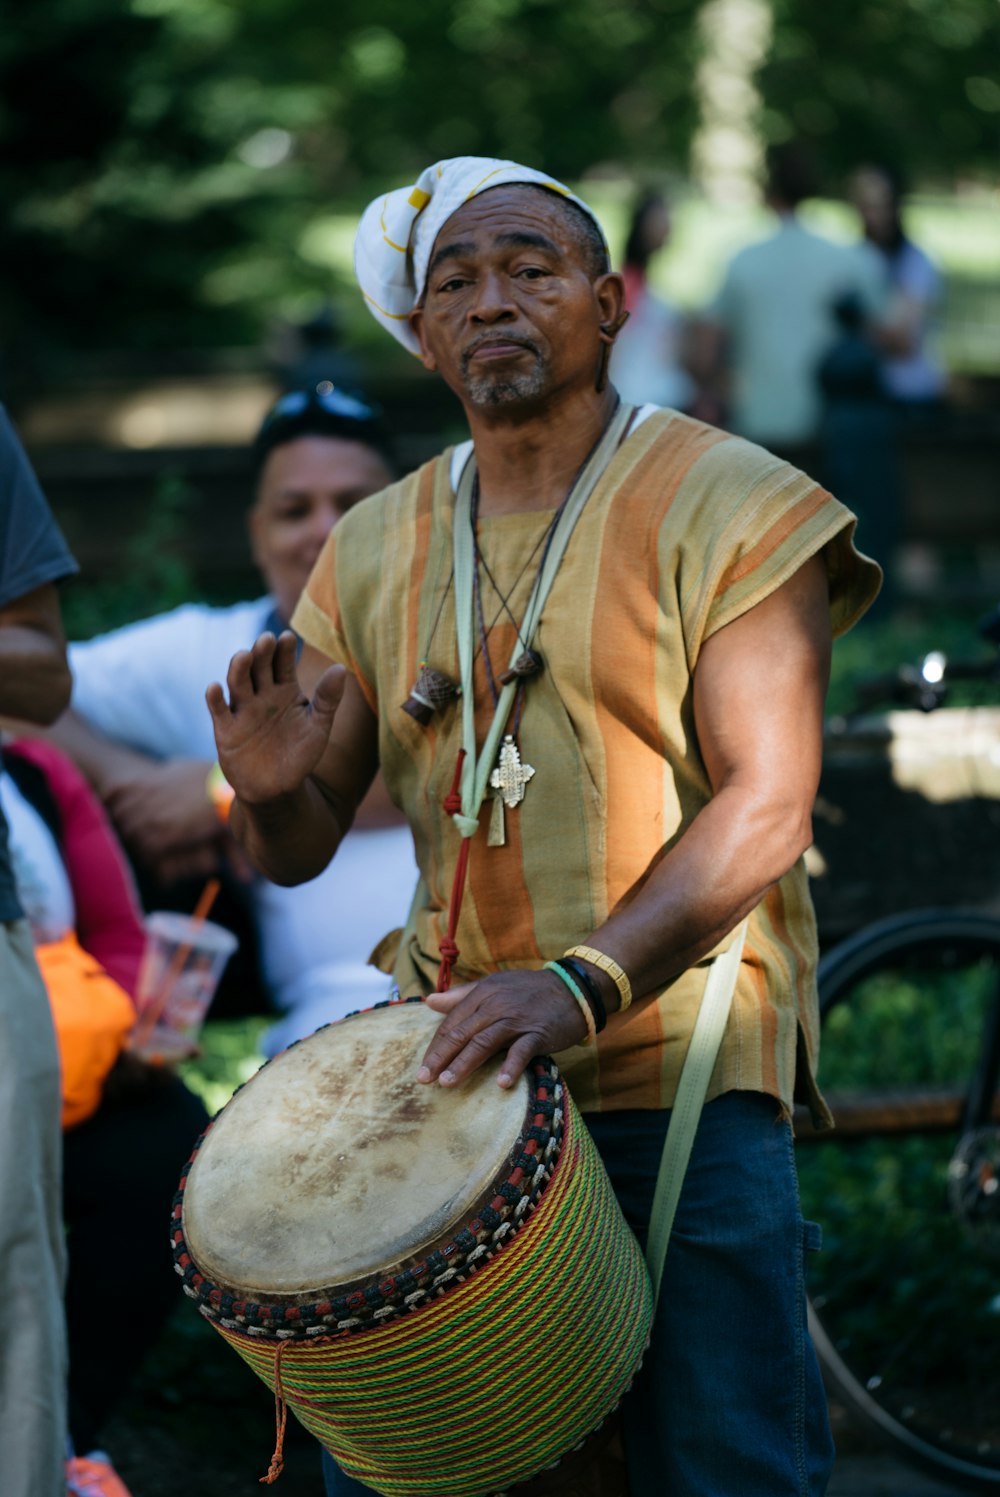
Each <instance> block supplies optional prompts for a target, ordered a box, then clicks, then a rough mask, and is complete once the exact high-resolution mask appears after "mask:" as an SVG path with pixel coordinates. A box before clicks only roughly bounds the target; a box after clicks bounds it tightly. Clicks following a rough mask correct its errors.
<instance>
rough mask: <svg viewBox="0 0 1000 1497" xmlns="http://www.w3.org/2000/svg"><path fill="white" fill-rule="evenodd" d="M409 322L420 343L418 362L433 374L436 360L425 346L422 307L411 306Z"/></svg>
mask: <svg viewBox="0 0 1000 1497" xmlns="http://www.w3.org/2000/svg"><path fill="white" fill-rule="evenodd" d="M409 323H410V328H411V330H412V332H413V335H414V337H415V338H416V340H417V342H418V343H419V344H420V362H421V363H422V364H423V366H424V368H425V369H429V370H430V371H431V373H432V374H434V373H435V372H436V371H437V360H436V359H435V357H434V355H433V354H432V353H431V351H430V349H429V348H428V347H427V337H426V332H425V329H424V309H423V307H421V306H416V307H414V308H413V311H412V312H411V313H410V316H409Z"/></svg>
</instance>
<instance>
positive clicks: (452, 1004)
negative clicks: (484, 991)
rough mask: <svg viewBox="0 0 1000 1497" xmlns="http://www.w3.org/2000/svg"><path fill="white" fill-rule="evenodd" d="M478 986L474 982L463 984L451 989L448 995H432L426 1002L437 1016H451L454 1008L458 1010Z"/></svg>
mask: <svg viewBox="0 0 1000 1497" xmlns="http://www.w3.org/2000/svg"><path fill="white" fill-rule="evenodd" d="M475 986H476V984H475V983H474V982H463V983H462V984H461V986H460V987H457V988H449V989H448V991H447V993H431V995H430V997H429V998H425V999H424V1002H425V1003H426V1004H427V1007H428V1008H432V1009H433V1010H434V1012H435V1013H436V1014H450V1013H451V1011H452V1009H453V1008H457V1007H458V1005H459V1004H460V1003H461V1001H462V999H463V998H465V997H467V996H468V994H469V993H471V992H472V989H473V988H474V987H475Z"/></svg>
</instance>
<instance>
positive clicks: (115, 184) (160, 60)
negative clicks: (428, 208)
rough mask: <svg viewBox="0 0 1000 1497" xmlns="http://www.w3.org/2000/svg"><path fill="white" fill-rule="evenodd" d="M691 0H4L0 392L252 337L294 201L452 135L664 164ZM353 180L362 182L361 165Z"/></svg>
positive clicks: (689, 60)
mask: <svg viewBox="0 0 1000 1497" xmlns="http://www.w3.org/2000/svg"><path fill="white" fill-rule="evenodd" d="M698 4H699V0H620V3H619V4H618V5H617V6H616V7H615V8H614V9H612V8H609V7H608V6H607V5H606V3H605V0H573V3H571V4H563V3H561V0H424V3H423V4H422V5H421V6H419V7H414V6H412V5H411V4H410V3H409V0H380V3H379V4H378V5H377V6H373V5H372V4H371V3H370V0H339V4H338V5H337V6H336V7H330V6H329V5H327V4H321V3H320V0H255V3H254V4H252V5H247V4H245V3H243V0H30V3H28V0H22V3H21V4H20V5H19V7H18V12H19V14H18V25H17V26H12V25H8V26H7V27H5V28H3V31H2V32H0V191H2V193H3V199H4V202H5V204H6V212H5V214H4V216H3V219H2V221H0V253H2V254H3V263H4V267H5V270H4V277H3V282H2V286H0V348H2V350H3V354H4V358H5V360H6V365H7V367H6V369H5V370H4V371H3V372H4V375H5V378H4V383H5V385H6V386H7V389H8V391H9V390H10V389H11V387H12V386H13V387H14V388H15V389H16V386H17V383H18V382H20V383H21V384H23V383H24V382H25V381H27V380H29V379H30V375H31V370H32V368H33V366H36V365H38V364H40V363H44V364H45V366H46V367H47V369H48V370H49V371H51V370H52V367H53V358H54V357H55V356H57V355H58V354H59V353H60V352H62V351H66V350H70V351H71V350H73V349H79V348H91V349H93V348H102V347H103V348H108V347H114V348H125V349H128V350H131V351H147V350H148V351H150V352H151V353H155V352H156V351H157V350H163V349H168V348H177V347H192V346H197V345H199V344H204V343H209V344H214V345H220V344H226V343H245V342H252V341H255V340H256V339H257V338H258V337H259V335H260V332H261V327H262V323H263V319H264V317H265V316H266V315H267V314H268V313H271V314H273V312H274V310H275V308H276V307H277V306H278V305H280V304H281V303H282V301H284V304H285V306H286V307H287V305H288V302H289V298H292V299H294V297H295V296H296V295H297V296H298V297H299V298H300V302H301V299H302V298H303V296H304V295H305V294H306V293H317V294H318V292H319V289H320V286H321V285H322V284H323V283H324V282H325V281H326V279H327V273H326V271H325V270H321V269H318V268H317V267H316V266H314V265H310V264H309V262H308V261H307V260H306V259H305V258H304V257H302V256H301V255H300V254H299V253H298V245H299V243H300V241H301V237H302V231H303V228H304V227H305V225H306V224H307V223H308V222H309V219H310V217H312V216H314V215H315V214H317V213H318V212H321V211H325V212H329V210H330V208H331V207H332V206H333V205H334V204H336V203H340V204H342V205H344V206H347V207H355V206H358V205H360V203H361V202H362V201H363V200H364V199H365V197H366V195H367V194H368V193H369V192H370V191H371V190H373V188H374V186H375V184H382V183H398V182H402V181H405V180H406V177H407V175H408V174H409V173H412V172H414V171H415V170H417V169H419V168H420V167H422V166H423V165H425V164H426V163H427V161H428V160H433V159H435V158H436V157H438V156H442V155H446V154H456V153H461V152H477V153H482V154H490V155H493V154H497V155H512V156H515V157H522V158H524V159H526V160H530V161H540V160H542V159H544V161H545V164H546V166H547V167H548V168H549V169H551V170H552V171H553V172H554V173H557V174H562V175H565V176H569V177H575V176H577V175H578V174H579V173H580V172H582V171H583V170H584V169H586V168H588V167H590V166H592V165H593V164H594V163H595V162H596V163H599V162H606V161H628V162H633V161H637V160H638V161H641V160H647V161H652V162H655V163H656V164H657V165H658V166H660V167H662V166H663V165H664V164H668V163H672V164H674V165H681V164H682V163H683V161H684V158H685V152H686V147H687V142H688V139H689V137H690V134H691V130H692V128H693V125H694V121H695V103H694V99H693V96H692V85H691V79H692V75H693V54H692V48H693V46H694V42H693V35H694V30H693V21H694V17H695V15H696V13H697V9H698ZM369 184H371V186H369Z"/></svg>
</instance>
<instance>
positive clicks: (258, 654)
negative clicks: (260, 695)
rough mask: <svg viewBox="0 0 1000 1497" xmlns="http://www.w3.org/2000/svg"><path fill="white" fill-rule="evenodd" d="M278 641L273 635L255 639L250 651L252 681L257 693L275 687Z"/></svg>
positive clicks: (263, 635)
mask: <svg viewBox="0 0 1000 1497" xmlns="http://www.w3.org/2000/svg"><path fill="white" fill-rule="evenodd" d="M277 646H278V641H277V640H276V639H275V637H274V635H273V634H262V635H261V636H260V638H259V639H255V640H254V643H253V648H252V649H251V651H250V680H251V683H252V685H253V689H254V691H255V692H258V691H264V690H265V689H266V688H267V687H268V686H273V685H274V679H275V677H274V652H275V650H276V649H277Z"/></svg>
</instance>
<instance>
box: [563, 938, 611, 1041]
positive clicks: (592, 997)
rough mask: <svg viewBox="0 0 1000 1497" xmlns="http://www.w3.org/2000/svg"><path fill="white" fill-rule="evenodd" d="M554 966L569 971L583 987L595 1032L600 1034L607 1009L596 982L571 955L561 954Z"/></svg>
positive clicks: (606, 1016) (605, 1022)
mask: <svg viewBox="0 0 1000 1497" xmlns="http://www.w3.org/2000/svg"><path fill="white" fill-rule="evenodd" d="M556 966H557V967H562V968H563V969H564V970H565V971H567V972H569V973H570V974H571V975H572V976H573V977H575V978H576V980H577V982H578V983H579V984H580V986H581V987H582V988H583V991H584V995H585V997H586V999H587V1002H588V1003H589V1004H590V1010H591V1013H592V1014H593V1015H594V1023H595V1025H596V1026H597V1033H598V1034H600V1032H601V1030H602V1029H604V1028H605V1027H606V1026H607V1022H608V1011H607V1009H606V1008H605V1006H604V998H603V996H602V994H601V990H600V988H599V987H598V986H597V983H596V982H595V981H594V979H593V977H592V976H591V975H590V973H589V972H588V971H587V969H586V967H585V966H584V965H583V963H582V962H577V961H574V960H573V958H572V957H571V956H561V957H560V958H559V959H558V961H557V962H556Z"/></svg>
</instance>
